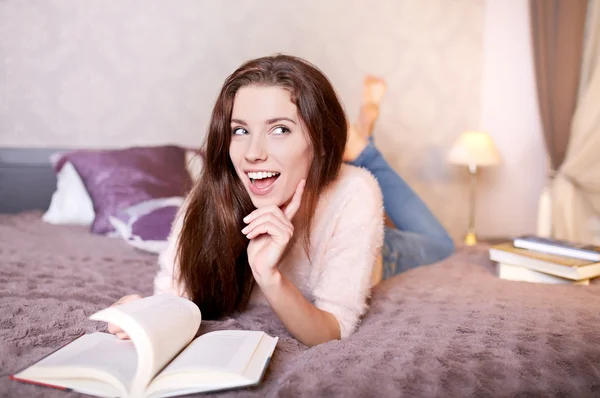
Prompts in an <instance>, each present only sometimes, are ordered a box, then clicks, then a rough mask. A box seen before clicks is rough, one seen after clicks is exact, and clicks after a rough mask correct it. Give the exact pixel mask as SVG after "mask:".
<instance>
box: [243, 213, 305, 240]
mask: <svg viewBox="0 0 600 398" xmlns="http://www.w3.org/2000/svg"><path fill="white" fill-rule="evenodd" d="M266 224H270V225H271V229H270V231H271V232H270V233H272V234H275V235H283V234H287V235H289V236H290V237H291V236H292V235H294V226H293V225H292V224H291V223H290V222H289V221H288V220H286V219H285V218H284V217H283V215H280V216H277V215H274V214H272V213H268V214H263V215H262V216H260V217H259V218H257V219H256V220H254V221H252V222H251V223H250V224H249V225H247V226H246V228H244V229H243V230H242V233H243V234H245V235H246V237H247V238H248V239H252V238H253V237H255V236H258V235H259V234H260V233H269V232H260V233H258V232H259V231H265V230H264V229H259V228H260V227H261V226H262V225H266Z"/></svg>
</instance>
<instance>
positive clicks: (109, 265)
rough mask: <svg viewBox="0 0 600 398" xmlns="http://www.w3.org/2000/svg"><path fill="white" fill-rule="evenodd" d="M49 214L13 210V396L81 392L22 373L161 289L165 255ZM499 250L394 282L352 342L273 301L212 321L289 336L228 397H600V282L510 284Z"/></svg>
mask: <svg viewBox="0 0 600 398" xmlns="http://www.w3.org/2000/svg"><path fill="white" fill-rule="evenodd" d="M40 216H41V214H40V213H24V214H20V215H16V216H14V215H13V216H7V215H0V376H1V378H0V396H10V397H38V396H40V397H41V396H43V397H50V396H51V397H73V396H79V394H75V393H65V392H61V391H57V390H52V389H46V388H42V387H36V386H31V385H27V384H22V383H19V382H16V381H11V380H9V379H8V375H9V374H12V373H14V372H16V371H18V370H20V369H22V368H24V367H26V366H28V365H30V364H32V363H33V362H35V361H36V360H38V359H40V358H41V357H43V356H44V355H46V354H48V353H49V352H51V351H53V350H54V349H55V348H57V347H59V346H61V345H63V344H65V343H67V342H69V341H71V340H73V339H74V338H76V337H77V336H79V335H80V334H81V333H82V332H91V331H94V330H104V328H105V326H104V325H103V324H100V323H96V322H92V321H89V320H88V319H87V317H88V316H89V315H90V314H92V313H93V312H95V311H97V310H98V309H101V308H104V307H105V306H108V305H110V304H111V303H113V302H114V301H115V300H117V299H118V298H120V297H121V296H123V295H124V294H128V293H132V292H139V293H141V294H143V295H148V294H150V293H151V281H152V277H153V275H154V272H155V270H156V257H155V256H154V255H150V254H145V253H141V252H138V251H135V249H133V248H131V247H130V246H127V245H126V244H125V243H124V242H122V241H119V240H113V239H109V238H104V237H98V236H93V235H91V234H89V233H88V232H87V229H86V228H81V227H65V226H51V225H47V224H44V223H42V222H41V220H40ZM486 250H487V247H485V246H479V247H475V248H471V249H460V250H459V251H458V252H457V254H455V255H454V256H453V257H451V258H450V259H448V260H446V261H444V262H441V263H438V264H435V265H431V266H426V267H421V268H419V269H416V270H413V271H410V272H407V273H405V274H403V275H400V276H397V277H396V278H393V279H390V280H388V281H385V282H384V283H382V284H381V285H379V286H378V287H377V288H376V289H375V290H374V292H373V298H372V303H371V304H372V305H371V309H370V311H369V313H368V314H367V316H366V317H365V318H364V320H363V322H362V324H361V326H360V328H359V329H358V331H357V332H356V333H355V334H354V335H353V336H351V337H350V338H348V339H347V340H344V341H334V342H330V343H327V344H323V345H320V346H317V347H314V348H311V349H307V348H306V347H305V346H303V345H301V344H299V343H298V342H297V341H295V340H294V339H292V338H291V337H290V336H289V335H288V334H287V333H286V332H285V330H284V329H283V328H282V326H281V324H280V323H279V322H278V320H277V318H275V317H274V315H273V314H272V313H271V312H270V310H269V309H268V308H260V307H259V308H253V309H251V310H249V311H248V312H246V313H244V314H242V315H238V316H235V317H232V318H228V319H225V320H223V321H220V322H204V323H203V324H202V331H209V330H215V329H230V328H240V329H259V330H264V331H266V332H268V333H270V334H272V335H277V336H279V337H280V340H279V344H278V346H277V349H276V351H275V355H274V357H273V360H272V362H271V364H270V365H269V369H268V372H267V374H266V376H265V379H264V381H263V383H262V384H261V385H260V386H258V387H255V388H251V389H244V390H234V391H229V392H225V393H222V394H216V395H224V396H225V395H227V396H229V395H231V396H233V395H235V396H256V397H259V396H260V397H262V396H293V397H297V396H299V397H302V396H306V397H316V396H318V397H321V396H326V397H331V396H344V397H347V396H348V397H349V396H360V397H370V396H373V397H374V396H377V397H379V396H395V397H396V396H407V397H414V396H424V397H467V396H476V397H487V396H496V397H503V396H573V397H586V396H590V397H592V396H596V397H598V396H600V285H598V284H595V285H592V286H588V287H583V286H556V285H538V284H527V283H519V282H508V281H502V280H499V279H497V278H496V277H495V276H494V272H493V270H494V267H493V265H492V264H491V263H490V262H489V260H488V259H487V252H486Z"/></svg>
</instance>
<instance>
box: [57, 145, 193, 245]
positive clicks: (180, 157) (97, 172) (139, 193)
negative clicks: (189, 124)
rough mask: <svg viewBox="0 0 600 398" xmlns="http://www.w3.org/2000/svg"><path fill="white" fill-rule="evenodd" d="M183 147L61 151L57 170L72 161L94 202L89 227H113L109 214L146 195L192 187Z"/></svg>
mask: <svg viewBox="0 0 600 398" xmlns="http://www.w3.org/2000/svg"><path fill="white" fill-rule="evenodd" d="M185 152H186V150H185V149H184V148H181V147H178V146H174V145H167V146H156V147H133V148H126V149H117V150H78V151H74V152H69V153H66V154H63V155H62V156H61V157H60V159H59V160H58V162H57V164H56V170H57V171H58V172H60V170H61V169H62V168H63V167H64V165H65V164H66V163H67V162H70V163H72V164H73V166H74V168H75V170H76V171H77V174H79V176H80V177H81V180H82V181H83V184H84V185H85V188H86V190H87V192H88V194H89V196H90V198H91V200H92V203H93V205H94V213H95V218H94V221H93V223H92V227H91V231H92V232H93V233H96V234H103V235H105V234H108V233H110V232H112V231H114V227H113V226H112V225H111V223H110V221H109V219H108V217H109V216H110V215H114V214H117V212H118V211H119V210H120V209H124V208H127V207H129V206H131V205H134V204H138V203H141V202H144V201H146V200H149V199H157V198H169V197H176V196H184V195H185V194H186V192H187V190H188V189H190V188H191V179H190V175H189V173H188V171H187V169H186V157H185Z"/></svg>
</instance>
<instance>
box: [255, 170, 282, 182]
mask: <svg viewBox="0 0 600 398" xmlns="http://www.w3.org/2000/svg"><path fill="white" fill-rule="evenodd" d="M247 174H248V178H250V179H251V180H262V179H263V178H269V177H275V176H278V175H279V173H275V172H271V171H256V172H253V171H251V172H248V173H247Z"/></svg>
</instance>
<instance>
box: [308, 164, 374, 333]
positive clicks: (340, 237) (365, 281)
mask: <svg viewBox="0 0 600 398" xmlns="http://www.w3.org/2000/svg"><path fill="white" fill-rule="evenodd" d="M346 188H347V189H345V190H344V192H341V193H340V195H339V196H338V198H340V201H341V202H342V205H341V206H338V207H337V208H338V211H337V214H336V216H335V217H334V218H333V219H332V221H333V222H335V227H334V228H333V232H332V235H331V236H330V237H329V241H328V242H327V243H326V246H325V254H324V256H323V264H321V265H319V267H318V268H319V269H320V270H321V274H320V275H319V277H318V279H317V281H316V284H315V287H314V289H313V296H314V299H315V306H316V307H317V308H319V309H321V310H323V311H327V312H329V313H331V314H333V315H334V316H335V317H336V319H337V320H338V322H339V325H340V333H341V337H342V338H345V337H348V336H349V335H351V334H352V333H353V332H354V330H355V328H356V326H357V324H358V322H359V320H360V317H361V316H362V315H363V314H364V313H365V312H366V310H367V308H368V306H367V299H368V297H369V295H370V292H371V285H372V278H371V277H372V274H373V269H374V267H375V265H376V262H377V257H378V256H379V255H380V252H381V246H382V244H383V199H382V195H381V190H380V189H379V185H378V184H377V181H376V180H375V178H374V177H373V176H372V175H371V174H370V173H368V172H367V171H366V170H364V169H361V170H360V173H359V175H358V176H357V177H356V178H353V179H352V180H351V181H349V185H348V186H347V187H346ZM336 202H337V200H336Z"/></svg>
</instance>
